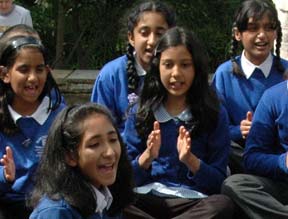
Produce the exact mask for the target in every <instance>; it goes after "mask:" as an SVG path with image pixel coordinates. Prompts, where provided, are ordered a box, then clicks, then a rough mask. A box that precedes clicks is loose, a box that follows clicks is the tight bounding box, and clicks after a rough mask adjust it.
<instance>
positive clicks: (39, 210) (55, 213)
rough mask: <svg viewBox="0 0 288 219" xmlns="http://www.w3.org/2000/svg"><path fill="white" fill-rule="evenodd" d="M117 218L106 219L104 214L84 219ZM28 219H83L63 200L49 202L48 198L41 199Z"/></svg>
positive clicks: (96, 214) (118, 217)
mask: <svg viewBox="0 0 288 219" xmlns="http://www.w3.org/2000/svg"><path fill="white" fill-rule="evenodd" d="M120 218H121V217H120V216H117V217H108V216H107V215H106V214H105V213H103V214H98V213H95V214H93V215H91V216H89V217H88V218H85V219H120ZM29 219H84V217H83V216H82V215H80V213H79V211H78V210H77V209H76V208H73V207H72V206H71V205H69V204H68V203H67V202H66V201H65V200H64V199H60V200H55V201H54V200H51V199H49V198H48V197H44V198H42V199H41V201H40V203H39V204H38V205H37V207H36V208H35V209H34V210H33V212H32V214H31V215H30V217H29Z"/></svg>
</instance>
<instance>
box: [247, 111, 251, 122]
mask: <svg viewBox="0 0 288 219" xmlns="http://www.w3.org/2000/svg"><path fill="white" fill-rule="evenodd" d="M252 117H253V113H252V112H251V111H248V112H247V114H246V119H247V120H248V121H252Z"/></svg>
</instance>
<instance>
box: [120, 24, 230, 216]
mask: <svg viewBox="0 0 288 219" xmlns="http://www.w3.org/2000/svg"><path fill="white" fill-rule="evenodd" d="M203 51H204V50H203V48H202V47H201V46H200V44H199V42H198V40H197V39H196V37H195V36H194V34H193V33H191V32H188V31H186V30H184V29H182V28H179V27H175V28H171V29H170V30H168V31H167V32H166V33H165V34H164V35H163V37H162V38H161V39H160V41H159V44H158V46H157V48H156V51H155V56H154V58H153V60H152V65H151V70H150V71H149V73H148V74H147V76H146V78H145V82H144V86H143V92H142V93H141V94H140V100H139V106H138V105H135V106H134V107H133V108H132V109H131V113H130V115H129V117H128V119H127V121H126V124H125V131H124V137H125V140H126V143H127V147H128V154H129V156H130V159H131V162H132V167H133V169H134V176H135V180H136V185H137V186H143V185H144V187H141V188H138V189H136V191H137V192H138V193H144V194H142V195H141V194H140V195H139V199H138V200H137V202H136V204H135V205H134V206H133V208H132V207H131V208H130V209H127V215H128V216H127V217H131V218H134V216H135V215H136V214H141V213H142V214H143V218H178V217H179V218H180V217H181V218H194V217H195V218H196V217H197V218H205V219H207V218H230V216H232V215H231V214H232V209H233V206H232V203H231V201H230V200H229V199H228V198H227V197H226V196H223V195H214V194H216V193H219V192H220V187H221V184H222V181H223V180H224V179H225V177H226V165H227V158H228V151H229V137H228V125H227V115H226V111H225V110H224V109H223V107H221V106H220V104H219V102H218V100H217V97H216V95H215V94H214V93H213V92H212V90H211V89H210V88H209V86H208V73H207V72H208V70H207V67H208V65H207V58H206V56H205V53H204V52H203ZM163 187H164V188H165V189H166V191H164V192H163V190H162V188H163ZM155 193H156V195H155ZM171 193H174V194H175V195H176V196H179V194H181V195H180V197H182V198H176V197H175V196H172V197H174V198H171V197H170V195H171ZM207 195H211V196H207ZM161 196H162V197H161ZM163 196H164V198H163ZM188 198H190V199H188ZM159 208H161V209H162V210H161V212H160V211H159ZM143 212H144V213H143Z"/></svg>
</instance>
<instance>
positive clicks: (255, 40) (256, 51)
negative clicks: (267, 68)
mask: <svg viewBox="0 0 288 219" xmlns="http://www.w3.org/2000/svg"><path fill="white" fill-rule="evenodd" d="M276 36H277V32H276V30H275V25H274V24H273V23H272V22H271V20H270V19H269V16H268V14H267V13H266V14H264V15H263V17H262V18H261V19H259V20H258V21H255V20H254V19H253V18H252V17H251V18H249V19H248V24H247V30H245V31H243V32H239V31H238V30H235V39H236V40H238V41H242V44H243V47H244V54H245V56H246V58H247V59H248V60H249V61H250V62H252V63H253V64H255V65H260V64H261V63H262V62H264V61H265V59H266V58H267V57H268V55H269V53H270V51H271V50H272V48H273V45H274V40H275V39H276Z"/></svg>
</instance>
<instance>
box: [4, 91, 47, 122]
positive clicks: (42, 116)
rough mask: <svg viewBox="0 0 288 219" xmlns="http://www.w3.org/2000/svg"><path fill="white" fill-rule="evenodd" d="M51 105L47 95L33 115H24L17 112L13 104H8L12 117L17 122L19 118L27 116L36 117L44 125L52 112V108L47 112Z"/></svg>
mask: <svg viewBox="0 0 288 219" xmlns="http://www.w3.org/2000/svg"><path fill="white" fill-rule="evenodd" d="M48 107H49V97H47V96H45V97H44V98H43V100H42V102H41V103H40V105H39V106H38V108H37V110H36V111H35V112H34V113H33V114H32V115H31V116H22V115H20V114H19V113H17V112H16V111H15V110H14V109H13V108H12V106H10V105H8V110H9V112H10V114H11V117H12V119H13V120H14V122H15V124H16V122H17V120H18V119H20V118H22V117H25V118H33V119H35V120H36V121H37V122H38V123H39V124H40V125H43V124H44V122H45V121H46V120H47V118H48V116H49V115H50V113H51V110H49V111H48V112H47V109H48Z"/></svg>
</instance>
